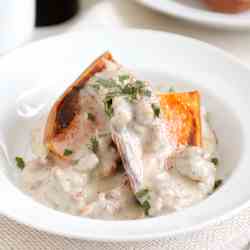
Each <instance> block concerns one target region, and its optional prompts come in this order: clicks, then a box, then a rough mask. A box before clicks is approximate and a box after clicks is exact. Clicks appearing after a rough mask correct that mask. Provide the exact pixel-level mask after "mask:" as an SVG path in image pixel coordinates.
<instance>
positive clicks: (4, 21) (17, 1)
mask: <svg viewBox="0 0 250 250" xmlns="http://www.w3.org/2000/svg"><path fill="white" fill-rule="evenodd" d="M34 23H35V0H0V55H1V54H3V53H5V52H7V51H9V50H11V49H13V48H15V47H17V46H19V45H20V44H22V43H24V42H25V41H27V40H29V39H30V36H31V33H32V31H33V29H34Z"/></svg>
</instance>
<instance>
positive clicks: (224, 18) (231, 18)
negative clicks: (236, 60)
mask: <svg viewBox="0 0 250 250" xmlns="http://www.w3.org/2000/svg"><path fill="white" fill-rule="evenodd" d="M136 1H137V2H139V3H141V4H143V5H145V6H147V7H149V8H151V9H154V10H157V11H160V12H162V13H165V14H168V15H171V16H173V17H177V18H180V19H184V20H187V21H190V22H193V23H196V24H199V25H205V26H210V27H215V28H222V29H234V30H242V29H249V28H250V11H245V12H242V13H239V14H224V13H219V12H214V11H211V10H209V9H208V8H207V6H206V5H205V4H204V3H203V0H136Z"/></svg>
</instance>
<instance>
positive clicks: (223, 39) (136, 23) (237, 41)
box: [32, 0, 250, 64]
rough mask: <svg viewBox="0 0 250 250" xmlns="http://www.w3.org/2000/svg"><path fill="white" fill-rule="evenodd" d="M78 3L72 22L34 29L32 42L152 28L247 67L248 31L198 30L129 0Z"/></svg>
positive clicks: (249, 53) (87, 0)
mask: <svg viewBox="0 0 250 250" xmlns="http://www.w3.org/2000/svg"><path fill="white" fill-rule="evenodd" d="M80 4H81V8H80V11H79V13H78V15H76V16H75V17H74V18H73V19H71V20H70V21H67V22H65V23H63V24H60V25H56V26H50V27H49V28H39V29H36V30H35V32H34V34H33V36H32V40H38V39H41V38H45V37H48V36H50V35H55V34H60V33H64V32H67V31H79V30H83V29H90V28H92V27H97V28H98V27H99V28H100V27H105V28H111V27H112V28H114V27H115V28H120V27H130V28H142V29H152V30H161V31H166V32H173V33H178V34H182V35H185V36H190V37H193V38H196V39H199V40H202V41H205V42H208V43H210V44H213V45H215V46H217V47H220V48H222V49H224V50H226V51H228V52H230V53H231V54H233V55H235V56H237V57H238V58H239V59H240V60H241V61H242V62H244V63H248V64H250V29H249V31H248V30H244V31H225V30H216V29H214V28H207V27H201V26H198V25H195V24H192V23H188V22H186V21H182V20H178V19H175V18H172V17H169V16H167V15H164V14H161V13H159V12H155V11H153V10H150V9H148V8H146V7H144V6H142V5H140V4H138V3H136V2H135V1H133V0H81V1H80Z"/></svg>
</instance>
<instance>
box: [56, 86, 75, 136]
mask: <svg viewBox="0 0 250 250" xmlns="http://www.w3.org/2000/svg"><path fill="white" fill-rule="evenodd" d="M79 91H80V88H79V87H74V88H73V89H72V90H71V91H70V92H69V93H68V94H67V95H66V96H65V97H64V99H63V101H62V102H61V104H60V106H59V108H58V112H57V116H56V124H57V128H56V132H57V133H58V132H59V131H60V130H61V129H64V128H67V127H68V126H69V125H70V123H71V122H72V121H73V119H74V117H75V115H76V114H78V113H79V112H80V106H79Z"/></svg>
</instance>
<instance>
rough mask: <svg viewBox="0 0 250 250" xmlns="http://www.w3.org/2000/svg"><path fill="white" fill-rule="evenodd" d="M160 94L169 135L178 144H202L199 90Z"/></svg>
mask: <svg viewBox="0 0 250 250" xmlns="http://www.w3.org/2000/svg"><path fill="white" fill-rule="evenodd" d="M159 96H160V106H161V110H162V111H163V115H164V118H165V119H166V124H167V131H168V133H169V137H170V138H171V139H174V141H175V144H176V146H180V145H192V146H201V145H202V138H201V120H200V95H199V92H198V91H193V92H187V93H161V94H159Z"/></svg>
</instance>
